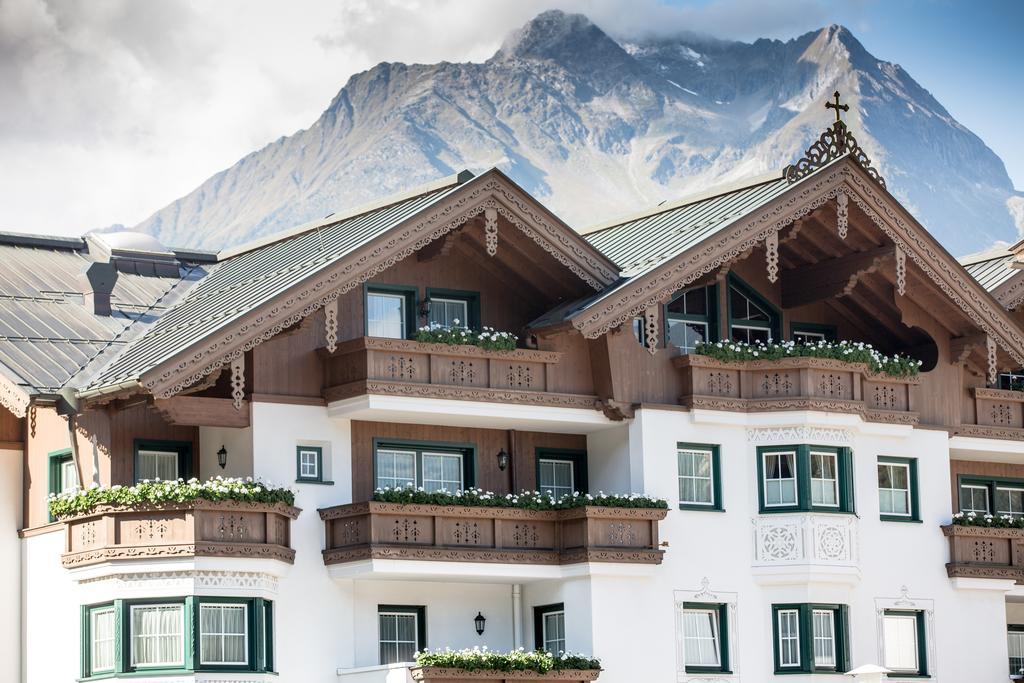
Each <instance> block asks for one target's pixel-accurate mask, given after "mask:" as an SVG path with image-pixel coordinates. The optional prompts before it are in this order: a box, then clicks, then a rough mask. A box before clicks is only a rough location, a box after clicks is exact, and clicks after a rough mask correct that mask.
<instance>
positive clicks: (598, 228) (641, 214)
mask: <svg viewBox="0 0 1024 683" xmlns="http://www.w3.org/2000/svg"><path fill="white" fill-rule="evenodd" d="M782 179H783V177H782V175H780V174H779V173H778V172H772V173H770V174H769V173H765V174H762V175H760V176H754V177H752V178H746V179H743V180H737V181H734V182H732V183H724V184H721V185H716V186H714V187H711V188H708V189H706V190H703V191H701V192H694V193H691V194H689V195H684V196H683V197H681V198H679V199H676V200H673V201H668V200H666V201H663V202H662V203H661V204H658V205H657V206H655V207H652V208H648V209H643V210H641V211H638V212H635V213H632V214H627V215H625V216H621V217H619V218H615V219H613V220H612V221H606V222H603V223H595V224H594V225H589V226H587V227H585V228H581V229H580V230H578V232H579V234H581V235H583V236H584V237H589V236H590V235H593V234H595V233H598V232H603V231H605V230H610V229H611V228H617V227H619V226H620V225H624V224H626V223H631V222H633V221H636V220H639V219H641V218H648V217H650V216H656V215H658V214H659V213H664V212H666V211H672V210H674V209H680V208H682V207H684V206H688V205H690V204H697V203H699V202H703V201H707V200H709V199H716V198H718V197H723V196H725V195H727V194H732V193H734V192H739V191H741V190H749V189H750V188H752V187H757V186H758V185H767V184H768V183H771V182H774V181H777V180H782Z"/></svg>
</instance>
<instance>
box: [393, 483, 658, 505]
mask: <svg viewBox="0 0 1024 683" xmlns="http://www.w3.org/2000/svg"><path fill="white" fill-rule="evenodd" d="M373 499H374V500H375V501H378V502H380V503H406V504H408V503H416V504H420V505H458V506H465V507H499V508H518V509H520V510H568V509H571V508H580V507H584V506H587V505H593V506H596V507H608V508H647V509H655V510H667V509H668V502H667V501H665V500H662V499H660V498H648V497H647V496H641V495H638V494H635V493H630V494H628V495H607V494H605V493H604V492H599V493H598V494H597V495H594V496H592V495H590V494H589V493H584V494H580V493H576V492H574V493H572V494H566V495H564V496H562V497H561V498H555V497H554V496H552V495H551V494H550V493H541V492H540V491H522V492H520V493H519V494H515V495H513V494H511V493H509V494H506V495H504V496H502V495H500V494H497V493H492V492H490V491H484V490H483V489H473V488H471V489H466V490H465V491H455V492H454V493H450V492H448V491H424V490H423V488H422V487H420V488H416V487H414V486H406V487H396V488H391V487H386V488H382V489H377V490H376V491H374V492H373Z"/></svg>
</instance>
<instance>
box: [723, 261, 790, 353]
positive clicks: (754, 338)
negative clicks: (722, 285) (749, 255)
mask: <svg viewBox="0 0 1024 683" xmlns="http://www.w3.org/2000/svg"><path fill="white" fill-rule="evenodd" d="M778 328H779V316H778V313H777V312H776V311H775V308H774V307H773V306H772V305H771V304H769V303H768V302H767V301H766V300H765V299H763V298H761V297H760V296H758V295H757V293H756V292H754V290H753V289H751V288H750V287H748V286H746V285H745V284H744V283H743V282H741V281H740V279H739V278H737V277H735V276H730V278H729V336H730V338H731V339H732V340H733V341H738V342H747V343H749V344H753V343H755V342H768V341H769V340H771V339H778V338H779V333H778Z"/></svg>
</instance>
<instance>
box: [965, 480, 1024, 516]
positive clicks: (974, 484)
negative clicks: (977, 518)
mask: <svg viewBox="0 0 1024 683" xmlns="http://www.w3.org/2000/svg"><path fill="white" fill-rule="evenodd" d="M959 483H960V512H965V513H967V512H974V513H976V514H979V515H985V514H993V515H1010V516H1013V517H1020V516H1024V481H1020V480H1014V479H976V478H973V477H960V481H959Z"/></svg>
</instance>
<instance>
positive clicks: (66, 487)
mask: <svg viewBox="0 0 1024 683" xmlns="http://www.w3.org/2000/svg"><path fill="white" fill-rule="evenodd" d="M59 472H60V481H59V482H57V483H58V484H59V485H60V486H59V487H58V488H59V489H60V492H61V493H69V492H71V491H77V490H78V488H79V487H78V468H77V467H76V466H75V459H74V458H69V459H66V460H64V461H62V462H61V463H60V465H59ZM68 473H70V474H71V476H70V477H69V476H68Z"/></svg>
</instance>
